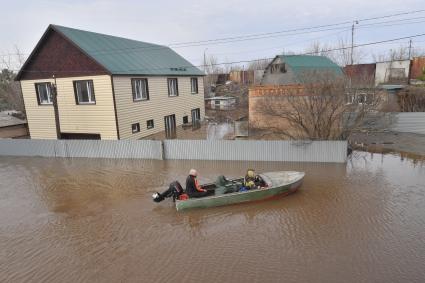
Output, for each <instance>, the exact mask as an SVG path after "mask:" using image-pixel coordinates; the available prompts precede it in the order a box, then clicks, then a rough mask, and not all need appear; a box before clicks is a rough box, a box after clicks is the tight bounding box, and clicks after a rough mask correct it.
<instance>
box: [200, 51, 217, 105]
mask: <svg viewBox="0 0 425 283" xmlns="http://www.w3.org/2000/svg"><path fill="white" fill-rule="evenodd" d="M203 67H204V72H205V74H206V76H205V77H204V90H205V92H204V93H205V95H206V96H207V97H209V96H210V93H211V87H212V86H214V85H215V83H216V81H217V78H218V74H219V73H220V72H221V69H220V67H219V64H218V59H217V57H215V56H214V55H208V56H205V57H204V64H203Z"/></svg>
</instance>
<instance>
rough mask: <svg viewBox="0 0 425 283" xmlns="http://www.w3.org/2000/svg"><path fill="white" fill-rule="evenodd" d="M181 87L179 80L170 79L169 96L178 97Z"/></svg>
mask: <svg viewBox="0 0 425 283" xmlns="http://www.w3.org/2000/svg"><path fill="white" fill-rule="evenodd" d="M178 95H179V87H178V85H177V79H176V78H173V79H168V96H178Z"/></svg>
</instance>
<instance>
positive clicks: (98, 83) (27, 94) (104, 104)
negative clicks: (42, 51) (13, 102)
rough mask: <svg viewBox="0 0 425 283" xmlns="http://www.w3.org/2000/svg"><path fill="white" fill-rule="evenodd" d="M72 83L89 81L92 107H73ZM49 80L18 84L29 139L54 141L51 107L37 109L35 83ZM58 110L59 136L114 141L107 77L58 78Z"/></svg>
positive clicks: (110, 91) (114, 127)
mask: <svg viewBox="0 0 425 283" xmlns="http://www.w3.org/2000/svg"><path fill="white" fill-rule="evenodd" d="M74 80H93V86H94V93H95V97H96V104H95V105H77V104H76V103H75V95H74V87H73V81H74ZM48 81H50V82H53V80H28V81H21V85H22V93H23V96H24V101H25V109H26V113H27V119H28V125H29V131H30V135H31V138H35V139H55V138H56V130H55V117H54V111H53V106H52V105H47V106H46V105H38V103H37V97H36V92H35V85H34V84H35V83H38V82H48ZM56 83H57V90H58V109H59V117H60V126H61V132H63V133H91V134H100V135H101V139H117V131H116V123H115V112H114V103H113V96H112V85H111V77H110V76H108V75H103V76H91V77H73V78H59V79H57V80H56Z"/></svg>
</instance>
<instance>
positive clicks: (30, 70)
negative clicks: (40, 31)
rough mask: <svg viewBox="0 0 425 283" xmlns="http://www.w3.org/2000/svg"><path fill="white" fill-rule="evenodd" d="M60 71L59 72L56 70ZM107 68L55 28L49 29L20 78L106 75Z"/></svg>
mask: <svg viewBox="0 0 425 283" xmlns="http://www.w3.org/2000/svg"><path fill="white" fill-rule="evenodd" d="M40 70H42V72H41V71H40ZM56 71H59V72H56ZM106 74H108V72H107V70H105V68H103V67H102V66H100V65H99V64H98V63H97V62H96V61H94V60H93V59H92V58H90V57H88V56H87V55H85V54H84V53H83V52H82V51H81V50H80V49H79V48H77V47H76V46H75V45H74V44H73V43H72V42H71V41H69V40H68V39H67V38H65V37H64V36H63V35H61V34H60V33H58V32H56V31H54V30H51V29H49V30H47V31H46V34H45V36H44V40H43V39H41V40H40V45H39V46H38V47H36V49H34V54H32V56H31V59H30V60H29V61H28V63H25V66H24V68H23V70H22V71H21V77H20V78H19V79H20V80H36V79H45V78H52V77H53V75H55V77H56V78H58V77H62V78H67V77H74V76H92V75H94V76H95V75H106Z"/></svg>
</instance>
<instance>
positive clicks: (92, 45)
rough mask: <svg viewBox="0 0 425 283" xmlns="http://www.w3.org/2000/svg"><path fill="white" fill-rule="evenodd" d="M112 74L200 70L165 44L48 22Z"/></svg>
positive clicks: (199, 73)
mask: <svg viewBox="0 0 425 283" xmlns="http://www.w3.org/2000/svg"><path fill="white" fill-rule="evenodd" d="M52 28H53V29H55V30H57V31H58V32H60V33H61V34H63V35H64V36H65V37H67V38H68V39H69V40H71V41H72V42H73V43H74V44H76V45H77V46H78V47H79V48H81V49H82V50H83V51H84V52H85V53H87V55H89V56H90V57H92V58H93V59H94V60H96V61H97V62H98V63H99V64H101V65H102V66H104V67H105V68H106V69H107V70H108V71H109V72H110V73H111V74H114V75H196V76H202V75H204V73H203V72H202V71H201V70H199V69H198V68H196V67H195V66H193V65H192V64H191V63H190V62H189V61H187V60H186V59H184V58H183V57H181V56H180V55H179V54H177V53H176V52H174V51H173V50H172V49H171V48H169V47H167V46H162V45H157V44H152V43H147V42H142V41H137V40H132V39H127V38H122V37H116V36H111V35H106V34H100V33H95V32H89V31H84V30H79V29H74V28H69V27H63V26H58V25H52Z"/></svg>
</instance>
